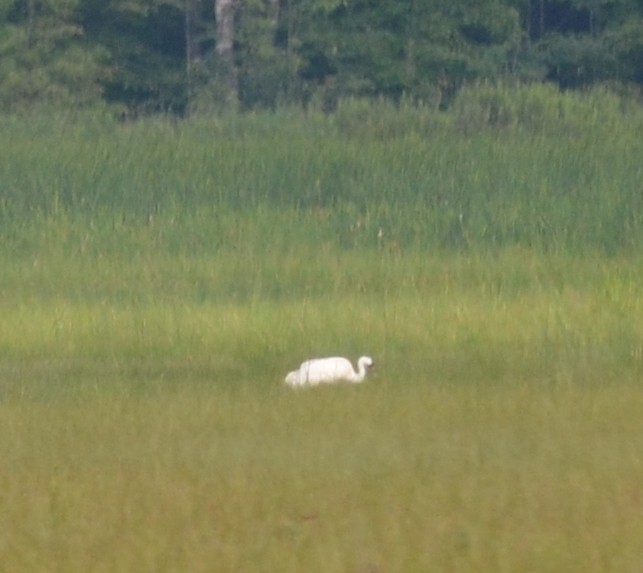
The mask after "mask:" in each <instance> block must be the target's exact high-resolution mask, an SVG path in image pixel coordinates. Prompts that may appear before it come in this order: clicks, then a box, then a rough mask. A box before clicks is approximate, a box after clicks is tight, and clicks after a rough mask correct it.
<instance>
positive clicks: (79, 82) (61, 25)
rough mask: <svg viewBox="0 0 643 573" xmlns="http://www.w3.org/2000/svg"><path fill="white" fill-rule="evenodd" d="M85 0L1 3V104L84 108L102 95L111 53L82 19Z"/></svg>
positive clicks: (8, 106) (19, 107) (7, 107)
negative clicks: (92, 39) (94, 40)
mask: <svg viewBox="0 0 643 573" xmlns="http://www.w3.org/2000/svg"><path fill="white" fill-rule="evenodd" d="M79 2H80V0H23V1H6V0H5V1H4V2H3V3H2V4H1V5H0V38H2V40H0V106H1V107H2V109H4V110H9V111H11V110H25V109H29V108H32V107H34V106H36V105H54V106H59V107H70V106H73V107H78V106H87V105H91V104H95V103H97V102H99V101H100V99H101V96H102V86H101V84H100V79H101V77H103V76H104V75H105V74H107V73H108V66H107V54H106V53H105V51H104V50H101V49H100V48H98V47H96V46H92V45H91V44H90V43H89V42H88V41H87V39H86V37H85V35H84V29H83V27H82V24H81V23H80V21H79V19H78V11H77V10H78V6H79Z"/></svg>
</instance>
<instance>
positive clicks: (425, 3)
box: [0, 0, 643, 116]
mask: <svg viewBox="0 0 643 573" xmlns="http://www.w3.org/2000/svg"><path fill="white" fill-rule="evenodd" d="M483 79H484V80H495V81H497V80H499V79H503V80H504V81H507V80H508V79H512V80H520V81H529V82H534V81H550V82H554V83H556V84H557V85H558V86H560V87H561V88H564V89H568V88H584V87H588V86H591V85H594V84H596V83H603V84H604V83H609V84H610V85H611V86H613V87H618V89H620V90H622V89H623V88H622V86H628V88H627V89H628V90H629V91H632V89H631V87H632V86H634V88H640V86H641V84H642V83H643V3H642V2H641V1H640V0H555V1H554V0H483V1H476V2H472V1H471V0H451V1H449V2H444V1H438V0H208V1H205V0H1V1H0V109H2V110H4V111H21V110H25V109H30V108H33V107H34V106H41V105H43V104H45V105H48V106H49V105H52V104H53V105H55V106H58V107H60V106H62V107H66V108H69V107H72V108H78V107H87V106H95V105H96V104H108V105H110V106H115V107H116V109H117V110H119V112H120V113H123V114H125V115H126V116H131V115H132V114H136V115H138V114H140V113H149V112H171V113H177V114H186V113H190V112H193V111H206V112H209V111H213V110H220V109H222V108H229V107H234V108H235V109H236V108H238V109H242V110H248V109H256V108H267V109H274V108H276V107H279V106H281V105H291V104H295V105H298V106H306V107H307V106H310V105H316V106H318V107H321V108H322V109H324V110H325V111H331V110H333V109H335V108H336V106H337V102H338V101H340V100H341V99H344V98H348V97H386V98H390V99H392V100H395V101H399V100H400V99H402V98H407V99H409V100H411V101H412V102H415V103H417V102H421V103H422V104H424V105H428V106H431V107H434V108H439V109H444V108H446V107H448V106H449V105H450V103H451V102H452V101H453V99H454V97H455V95H456V93H457V92H458V90H459V88H460V87H461V86H462V85H464V84H466V83H470V82H473V81H476V80H483ZM635 91H636V90H635Z"/></svg>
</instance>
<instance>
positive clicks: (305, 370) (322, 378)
mask: <svg viewBox="0 0 643 573" xmlns="http://www.w3.org/2000/svg"><path fill="white" fill-rule="evenodd" d="M371 366H373V359H372V358H371V357H370V356H362V357H361V358H360V359H359V360H358V361H357V372H355V370H353V365H352V364H351V362H350V360H348V359H347V358H342V357H341V356H332V357H330V358H315V359H313V360H306V362H303V363H302V364H301V366H300V367H299V369H297V370H293V371H292V372H290V373H289V374H288V376H286V379H285V383H286V384H287V385H288V386H291V387H293V388H294V387H296V386H317V385H318V384H335V383H338V382H348V383H352V384H359V383H360V382H362V381H363V380H364V377H365V376H366V371H367V369H368V368H370V367H371Z"/></svg>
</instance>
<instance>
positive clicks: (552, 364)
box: [0, 88, 643, 573]
mask: <svg viewBox="0 0 643 573" xmlns="http://www.w3.org/2000/svg"><path fill="white" fill-rule="evenodd" d="M485 89H487V88H485ZM503 89H504V88H502V89H501V90H500V91H499V92H498V91H496V92H493V91H492V92H491V94H490V93H489V92H488V91H484V90H482V89H481V91H480V92H479V93H478V95H477V97H478V98H479V99H478V102H477V104H476V105H475V106H474V105H473V104H472V103H471V97H472V96H471V94H467V98H469V99H468V100H464V101H463V102H461V107H460V108H459V109H458V108H457V107H456V108H455V109H454V111H453V115H452V116H444V117H440V118H436V117H433V116H431V115H430V114H429V115H426V114H427V113H428V112H427V110H421V109H420V110H411V109H410V108H408V107H405V106H402V107H401V108H400V109H392V108H390V107H386V106H385V107H382V106H383V105H384V104H381V103H380V104H379V105H380V107H375V108H372V107H368V106H366V107H364V106H362V105H361V104H360V103H359V102H352V103H351V102H348V103H347V104H346V105H345V107H344V108H343V109H340V113H339V115H338V116H335V117H325V116H322V115H316V114H315V113H313V112H311V113H310V114H308V115H307V116H305V117H302V116H294V115H293V112H292V111H290V112H288V113H285V112H280V113H281V115H280V114H276V115H266V116H260V115H257V116H248V117H240V118H209V119H204V120H202V121H193V122H189V123H185V124H177V123H175V122H174V123H173V122H169V121H153V120H150V121H145V122H141V123H136V124H125V125H123V124H116V123H114V122H111V121H109V120H107V119H105V118H94V119H93V120H92V121H90V122H79V121H77V120H74V121H66V120H65V121H63V120H62V119H60V118H58V119H57V120H56V119H53V120H52V119H49V120H48V121H44V120H42V119H41V120H32V121H30V122H25V120H15V119H10V118H3V119H2V120H0V132H2V138H0V147H1V149H2V153H0V220H1V226H0V237H1V239H2V242H1V243H0V316H1V318H0V460H1V463H0V571H7V572H11V573H14V572H29V573H30V572H37V571H42V572H45V571H46V572H49V571H65V572H66V573H67V572H75V571H78V572H80V571H82V572H83V573H85V572H87V571H106V572H107V571H110V572H111V571H123V572H129V571H136V572H146V571H150V572H155V573H156V572H158V571H172V572H179V571H213V570H215V571H257V570H262V571H283V572H288V571H293V572H295V571H319V572H324V573H327V572H328V573H332V572H334V571H337V572H340V571H341V572H345V571H354V572H357V573H366V572H369V573H374V572H383V571H409V572H410V571H449V572H453V571H493V572H497V571H507V572H509V571H538V572H540V571H556V572H559V571H570V572H572V571H574V572H575V571H583V572H589V573H592V572H601V573H602V572H605V571H618V572H619V573H620V572H627V571H638V570H639V569H640V563H641V553H640V539H641V537H642V536H643V529H642V525H641V523H642V522H641V519H640V516H641V512H642V510H643V506H642V498H641V494H640V484H641V482H642V480H643V438H642V436H643V417H642V416H641V414H640V413H641V411H642V407H643V400H642V398H641V392H640V382H641V377H642V375H643V371H642V370H643V345H642V343H641V340H643V318H641V317H642V316H643V315H642V314H641V310H642V305H643V294H642V293H643V290H642V289H641V284H642V282H643V266H642V265H641V259H640V254H639V253H638V252H637V248H638V246H639V245H640V240H641V239H642V238H643V237H642V236H641V232H642V231H641V229H642V228H643V227H642V226H641V225H640V223H641V216H642V215H643V213H642V210H641V203H640V201H641V194H640V191H641V188H640V174H641V171H640V170H641V167H640V157H641V156H642V154H641V151H642V150H641V148H640V146H641V142H640V137H639V135H638V134H639V133H640V132H638V131H637V129H638V127H637V126H638V125H639V124H638V123H637V121H639V118H640V116H638V115H636V114H637V113H640V110H639V111H637V112H636V113H634V112H632V114H631V116H630V117H629V121H625V119H624V117H623V116H621V115H619V113H622V112H619V111H618V110H616V109H615V108H614V106H613V105H612V104H613V101H612V100H609V101H608V100H607V99H601V97H603V96H601V95H600V94H593V95H591V96H589V97H590V99H589V100H587V101H584V102H582V105H581V103H579V102H576V101H567V100H561V101H563V103H565V105H567V106H568V107H565V108H564V109H563V111H560V106H559V104H560V105H562V104H561V101H559V100H557V99H555V100H554V99H551V100H548V99H547V97H548V96H547V94H546V93H545V94H543V93H540V92H538V93H533V94H524V93H520V94H518V95H516V96H512V95H511V94H508V93H507V92H505V91H503ZM552 97H553V96H552ZM556 97H558V96H556ZM605 97H607V96H605ZM511 98H514V99H511ZM521 98H522V99H521ZM543 98H544V99H543ZM592 98H593V99H592ZM523 100H524V101H525V102H526V103H524V106H526V107H524V109H523V108H521V107H520V105H522V104H520V102H521V101H523ZM543 101H545V102H549V103H551V104H552V105H551V107H546V106H545V107H543V106H542V105H541V104H543ZM489 102H491V103H489ZM552 102H553V103H552ZM601 102H603V104H605V105H608V104H609V106H611V107H609V114H610V115H609V117H610V118H611V122H610V125H609V126H602V125H601V123H600V122H597V121H596V118H595V117H594V116H592V117H593V119H592V121H591V122H590V121H588V123H587V125H588V127H587V128H586V129H585V130H583V129H582V123H581V122H578V121H577V119H578V117H579V115H578V114H579V113H581V112H582V113H586V112H587V110H592V109H593V110H596V109H597V106H599V107H600V104H601ZM491 104H493V105H494V106H496V107H498V105H504V106H506V110H508V111H506V112H503V113H505V115H506V119H507V118H508V119H507V120H506V121H505V123H503V124H502V125H499V124H498V123H494V122H490V117H491V116H490V115H489V114H488V111H489V108H485V106H489V105H491ZM519 104H520V105H519ZM351 106H353V107H352V108H351ZM476 106H477V107H476ZM539 106H540V107H539ZM351 109H352V111H351ZM498 109H500V108H498ZM503 109H504V108H503ZM521 109H523V111H521ZM539 109H540V111H538V110H539ZM525 110H526V111H525ZM556 110H558V112H556ZM579 110H580V111H579ZM630 111H631V110H630ZM537 113H541V114H544V115H543V116H542V117H544V118H545V119H546V124H545V125H544V126H542V127H543V129H535V128H533V127H530V126H532V125H536V126H540V125H541V124H539V123H538V122H537V121H536V122H535V123H530V121H531V120H529V121H527V119H529V118H533V117H534V115H533V114H536V115H537ZM556 113H558V115H556ZM351 114H353V115H351ZM412 114H416V115H415V116H414V115H412ZM472 114H478V115H479V117H478V119H480V118H482V121H478V119H475V117H474V119H475V121H474V120H473V119H471V117H472ZM507 114H508V115H507ZM521 114H528V116H529V117H527V116H524V117H523V116H521ZM552 114H553V115H552ZM560 114H562V115H560ZM565 114H567V115H565ZM570 114H571V115H570ZM467 117H468V118H469V120H467V121H469V122H470V125H469V126H468V128H467V129H464V128H463V121H464V120H465V119H466V118H467ZM503 117H505V116H503ZM521 117H522V119H521ZM525 117H527V119H525ZM565 117H567V118H569V117H572V118H573V119H574V121H571V122H568V124H567V125H568V127H569V130H567V131H566V129H565V125H563V123H564V122H563V123H561V121H562V120H563V119H564V118H565ZM338 118H339V120H341V122H340V123H338ZM351 118H353V123H352V124H351V123H350V121H348V120H350V119H351ZM396 118H397V119H399V120H400V121H399V123H396V122H395V119H396ZM552 118H553V119H552ZM561 118H562V119H561ZM63 119H64V118H63ZM618 121H620V122H621V123H620V124H618V125H615V124H614V122H618ZM476 122H477V123H476ZM351 126H352V127H351ZM400 126H402V127H400ZM472 127H475V129H472ZM617 128H618V129H617ZM579 130H580V131H579ZM579 133H580V137H579ZM369 134H370V135H369ZM335 353H342V354H346V355H348V356H350V357H351V358H356V357H357V356H358V355H359V354H362V353H370V354H372V355H373V356H374V357H375V359H376V370H375V372H374V375H373V377H372V378H370V379H369V380H368V381H367V382H366V383H365V384H362V385H360V386H358V387H354V386H349V387H333V388H319V389H316V390H314V391H309V392H308V391H304V392H291V391H288V390H287V389H286V388H284V387H283V384H282V379H283V376H284V375H285V373H286V372H288V371H289V370H291V369H292V368H294V367H296V366H297V364H298V363H299V362H300V361H301V360H302V359H303V358H305V357H309V356H314V355H322V354H335Z"/></svg>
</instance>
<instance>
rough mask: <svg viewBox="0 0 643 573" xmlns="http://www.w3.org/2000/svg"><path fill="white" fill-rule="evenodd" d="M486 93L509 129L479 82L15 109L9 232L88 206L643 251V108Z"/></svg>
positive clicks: (258, 236)
mask: <svg viewBox="0 0 643 573" xmlns="http://www.w3.org/2000/svg"><path fill="white" fill-rule="evenodd" d="M488 92H489V90H488V89H487V91H484V90H482V91H480V92H476V94H477V99H476V100H474V101H476V102H477V106H478V107H476V109H478V110H482V111H480V114H482V117H483V118H487V116H488V114H490V113H492V111H493V110H492V108H493V109H495V107H500V108H503V109H504V108H507V109H508V110H509V111H507V112H506V114H507V115H509V116H510V117H511V119H510V120H507V122H506V123H507V125H506V126H500V127H499V126H497V125H495V124H494V123H491V124H490V123H489V120H488V118H487V120H485V121H483V122H482V123H480V122H478V121H477V120H475V121H474V120H471V121H469V120H467V117H468V116H467V112H465V111H464V110H466V109H468V107H467V106H468V105H470V104H469V103H467V101H470V100H471V99H472V97H471V96H469V95H468V94H467V93H465V94H463V96H462V97H463V103H462V104H460V106H456V107H455V108H454V110H453V111H452V112H451V113H452V115H451V116H447V118H446V119H443V118H442V119H440V121H433V123H431V121H430V120H431V118H433V117H434V115H435V114H436V113H437V112H430V111H429V110H422V109H419V110H415V109H411V108H407V107H403V108H402V109H398V110H394V109H390V108H389V107H387V106H386V105H385V104H383V103H380V104H379V107H377V106H376V107H374V108H372V109H371V108H361V107H359V106H357V107H356V106H355V105H354V104H350V102H349V103H347V104H346V105H345V107H346V111H344V112H342V109H341V108H340V113H339V115H337V116H330V117H327V116H323V115H318V114H316V113H314V112H311V113H310V114H309V115H306V116H302V115H300V116H299V117H297V116H294V115H293V114H292V113H287V112H283V113H281V114H276V115H274V116H248V117H235V118H203V119H195V120H193V121H190V122H187V123H174V122H170V121H164V120H149V121H146V122H142V123H136V124H115V123H113V122H109V121H107V120H105V121H102V122H90V123H89V124H85V123H79V122H72V121H64V120H63V119H60V118H58V119H54V120H51V121H50V122H49V123H46V122H44V120H43V119H39V120H33V121H34V123H33V124H30V123H28V122H24V121H17V120H9V119H5V120H3V121H1V122H0V134H1V135H2V144H1V145H2V153H1V154H0V173H1V174H2V175H1V176H0V177H1V180H0V217H2V221H3V235H5V236H6V235H11V234H13V235H15V234H16V232H17V231H16V230H15V225H16V224H18V225H19V226H20V227H22V226H24V225H25V220H26V221H27V225H28V226H29V227H31V228H32V231H33V232H36V231H37V228H38V227H40V226H41V225H42V224H43V219H44V221H45V225H46V222H47V221H48V220H51V219H52V218H53V219H54V220H56V221H59V220H61V219H62V220H63V221H65V220H66V218H67V219H72V220H73V222H74V223H75V222H76V221H77V220H78V219H79V218H80V219H82V220H83V221H84V222H85V223H86V225H87V227H88V228H87V229H85V230H84V233H85V235H87V236H88V237H91V236H92V234H94V233H96V232H97V231H96V228H97V227H99V228H100V227H101V226H102V232H103V233H109V232H110V225H112V226H114V228H115V229H117V228H118V226H119V225H121V224H122V223H123V222H125V223H127V224H128V226H130V227H134V228H138V227H142V226H144V225H145V224H148V225H149V224H152V223H154V222H155V221H161V223H162V224H161V225H160V229H162V231H161V230H159V233H162V236H160V237H158V239H159V240H162V241H165V242H168V243H170V242H172V241H174V242H175V243H178V244H186V243H185V242H184V239H183V238H184V236H185V234H188V235H189V236H190V237H191V238H192V239H193V240H192V242H188V243H187V244H188V245H189V246H188V248H192V247H193V246H194V242H196V243H199V242H201V243H203V244H202V245H201V247H205V248H206V249H213V248H216V247H217V246H220V245H221V244H222V243H226V242H228V243H230V242H232V241H234V240H237V239H239V234H241V233H243V236H242V241H243V242H244V244H248V243H249V241H252V240H254V241H255V243H254V246H255V248H264V247H267V248H268V249H271V248H272V243H273V241H275V242H277V244H276V245H275V247H277V248H278V247H279V246H280V245H279V241H280V238H282V237H283V241H282V242H286V243H291V242H297V243H310V244H318V243H319V242H320V241H321V242H330V243H331V244H333V245H335V246H340V247H342V248H346V247H355V246H357V247H373V248H374V247H377V246H382V245H388V246H389V247H391V248H397V247H403V248H408V247H417V248H422V249H424V248H445V247H446V248H455V249H463V248H469V249H475V248H484V249H486V248H504V247H507V246H513V245H521V246H529V247H536V248H539V249H546V250H558V251H561V250H569V249H571V250H575V251H580V250H586V251H587V250H589V251H596V250H600V251H604V252H608V253H615V252H619V251H622V250H627V249H634V248H636V247H637V246H638V245H639V244H640V242H641V238H642V236H641V229H642V228H643V225H642V224H641V211H642V208H643V206H642V205H641V196H642V194H641V187H640V180H641V167H640V157H641V156H642V155H643V154H642V151H643V150H642V145H643V144H642V143H641V138H640V137H639V134H640V130H641V127H642V126H643V119H642V116H643V112H641V109H640V108H639V107H631V108H627V109H624V110H620V109H619V108H617V107H616V104H615V103H614V101H613V99H612V98H610V97H608V95H607V94H603V95H602V96H601V95H600V94H599V95H594V96H593V99H589V96H587V98H588V99H587V100H580V101H579V102H577V101H576V96H571V95H569V96H559V95H555V96H554V95H553V94H548V93H545V94H541V93H538V90H537V89H535V88H534V89H532V90H531V91H526V92H524V93H523V91H518V93H517V95H515V94H514V95H511V93H506V92H505V91H502V90H498V89H496V91H495V92H493V93H492V94H490V95H489V94H488ZM525 94H531V96H530V97H531V100H536V101H537V103H533V102H531V100H530V99H529V98H528V97H527V96H526V95H525ZM492 96H493V97H492ZM599 96H600V97H599ZM547 97H549V98H550V99H551V100H553V103H551V102H549V100H548V99H547ZM493 98H495V99H493ZM489 99H491V100H492V101H491V103H489V102H488V100H489ZM522 100H525V101H527V103H521V102H522ZM498 102H500V103H498ZM545 103H551V105H550V106H549V107H551V108H553V110H550V109H549V107H547V106H545ZM563 104H564V105H563ZM351 105H352V107H351ZM353 108H355V109H353ZM615 108H616V109H615ZM525 109H526V111H525ZM560 109H564V110H569V109H571V110H572V111H573V113H572V112H571V111H566V112H565V113H563V112H560V113H556V110H560ZM368 110H370V111H368ZM490 110H491V111H490ZM521 110H522V111H521ZM502 113H505V112H502ZM603 114H604V120H603V121H602V122H601V121H600V119H601V117H603ZM351 118H352V123H351ZM425 118H428V119H425ZM396 121H397V122H398V123H399V124H401V125H402V126H405V127H404V129H403V130H402V129H400V130H398V131H392V132H391V133H390V134H389V135H387V136H384V135H383V134H382V129H383V128H382V123H384V124H385V125H389V124H390V125H391V126H394V125H395V122H396ZM582 121H585V123H586V124H587V126H586V128H585V129H584V130H583V129H581V127H579V126H582V125H583V123H581V122H582ZM463 122H464V123H470V124H471V125H472V127H471V130H470V131H466V132H464V131H462V129H461V127H460V126H461V125H462V124H463ZM565 126H570V131H569V132H565V129H564V128H565ZM555 127H556V128H557V129H556V130H554V128H555ZM383 133H384V134H387V133H388V132H387V131H384V132H383ZM248 214H250V216H248ZM255 214H257V215H258V216H255ZM16 220H17V223H16V222H15V221H16ZM34 227H36V228H34ZM248 227H249V228H248ZM275 229H278V230H279V232H275ZM24 231H25V229H23V230H22V231H20V233H19V234H20V235H21V237H24V236H27V235H28V233H25V232H24ZM176 235H178V236H179V238H178V239H177V238H176Z"/></svg>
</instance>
